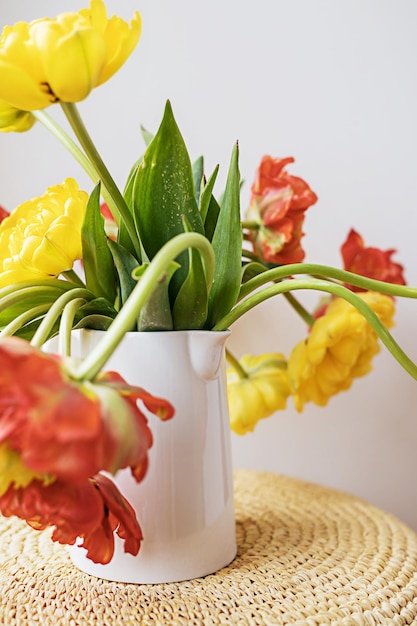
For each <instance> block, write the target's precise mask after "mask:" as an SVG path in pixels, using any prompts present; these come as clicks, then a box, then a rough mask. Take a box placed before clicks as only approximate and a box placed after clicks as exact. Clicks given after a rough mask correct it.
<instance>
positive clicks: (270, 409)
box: [227, 353, 291, 435]
mask: <svg viewBox="0 0 417 626" xmlns="http://www.w3.org/2000/svg"><path fill="white" fill-rule="evenodd" d="M240 365H241V366H242V367H243V369H244V370H245V372H246V373H247V376H246V377H245V378H242V377H240V376H239V374H238V373H237V372H236V371H235V370H234V369H232V368H231V369H229V370H228V371H227V383H228V385H227V388H228V397H229V413H230V425H231V428H232V430H233V431H234V432H236V433H237V434H239V435H243V434H245V433H247V432H250V431H253V429H254V428H255V426H256V424H257V423H258V422H259V420H261V419H264V418H266V417H269V416H270V415H272V414H273V413H275V411H278V410H281V409H284V408H285V407H286V402H287V398H288V396H289V394H290V393H291V386H290V381H289V378H288V373H287V368H286V359H285V357H284V356H283V355H282V354H280V353H265V354H261V355H259V356H253V355H244V356H243V357H242V358H241V359H240Z"/></svg>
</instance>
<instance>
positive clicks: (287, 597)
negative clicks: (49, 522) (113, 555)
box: [0, 470, 417, 626]
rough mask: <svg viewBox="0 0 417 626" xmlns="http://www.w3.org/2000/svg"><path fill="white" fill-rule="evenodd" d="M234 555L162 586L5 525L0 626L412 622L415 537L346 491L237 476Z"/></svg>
mask: <svg viewBox="0 0 417 626" xmlns="http://www.w3.org/2000/svg"><path fill="white" fill-rule="evenodd" d="M235 507H236V524H237V541H238V554H237V557H236V558H235V560H234V561H233V562H232V563H231V564H230V565H229V566H228V567H225V568H223V569H222V570H220V571H219V572H217V573H216V574H213V575H210V576H206V577H204V578H198V579H195V580H191V581H187V582H181V583H170V584H157V585H132V584H123V583H113V582H108V581H105V580H100V579H96V578H93V577H91V576H89V575H87V574H84V573H82V572H80V571H78V570H77V569H76V568H75V567H74V566H73V565H72V562H71V561H70V558H69V556H68V553H67V551H66V548H65V547H64V546H61V545H59V544H56V543H53V542H52V541H51V540H50V538H49V537H50V534H49V532H48V531H44V532H37V531H34V530H32V529H30V528H29V527H28V526H27V525H26V524H25V523H23V522H21V521H20V520H16V519H6V518H0V532H1V535H0V536H1V540H0V624H5V625H7V626H13V625H14V624H16V625H17V626H23V625H24V624H28V625H30V626H31V625H32V624H42V626H48V625H51V626H58V625H61V624H62V625H71V626H83V625H84V624H85V625H88V626H91V625H95V624H96V625H100V626H118V625H119V624H120V625H123V626H126V625H127V626H130V625H133V624H141V625H143V626H148V625H156V626H159V625H161V626H169V625H172V626H174V625H175V626H190V625H191V626H212V625H213V626H214V625H216V624H236V625H239V626H258V625H259V626H279V625H281V624H283V625H284V624H285V625H286V624H295V625H297V626H322V625H326V624H332V625H336V626H337V625H340V626H342V625H343V626H362V625H365V626H368V625H369V626H375V625H377V624H393V625H395V626H402V625H404V624H417V535H416V534H415V533H414V532H413V531H411V530H410V529H409V528H408V527H407V526H405V525H404V524H403V523H401V522H400V521H398V519H396V518H395V517H393V516H391V515H389V514H387V513H384V512H383V511H381V510H379V509H377V508H375V507H373V506H371V505H369V504H367V503H366V502H364V501H363V500H360V499H358V498H355V497H352V496H350V495H347V494H345V493H342V492H339V491H335V490H332V489H328V488H325V487H321V486H320V485H315V484H311V483H307V482H304V481H300V480H295V479H292V478H288V477H285V476H279V475H276V474H270V473H258V472H251V471H246V470H240V471H237V472H236V473H235Z"/></svg>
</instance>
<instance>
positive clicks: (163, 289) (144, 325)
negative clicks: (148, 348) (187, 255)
mask: <svg viewBox="0 0 417 626" xmlns="http://www.w3.org/2000/svg"><path fill="white" fill-rule="evenodd" d="M146 268H147V264H144V265H141V266H140V267H138V268H137V269H136V270H135V271H134V273H133V275H134V276H135V277H136V279H138V280H140V279H141V277H142V275H143V273H144V272H145V271H146ZM178 268H179V265H178V263H175V261H172V263H171V264H170V266H169V267H168V269H167V270H166V272H165V273H164V274H163V276H161V278H160V279H159V282H158V285H157V287H156V288H155V290H154V291H153V293H152V295H151V297H150V298H149V300H148V301H147V303H146V304H145V305H144V307H143V308H142V310H141V312H140V314H139V319H138V324H137V329H138V330H140V331H145V330H148V331H150V330H173V328H174V325H173V322H172V314H171V306H170V302H169V295H168V290H169V283H170V280H171V278H172V276H173V275H174V273H175V272H176V271H177V270H178Z"/></svg>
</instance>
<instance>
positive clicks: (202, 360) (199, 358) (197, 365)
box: [188, 330, 230, 381]
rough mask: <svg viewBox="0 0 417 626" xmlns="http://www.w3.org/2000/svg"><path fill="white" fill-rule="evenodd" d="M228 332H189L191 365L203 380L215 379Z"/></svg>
mask: <svg viewBox="0 0 417 626" xmlns="http://www.w3.org/2000/svg"><path fill="white" fill-rule="evenodd" d="M229 335H230V331H229V330H227V331H221V332H215V331H210V330H207V331H205V330H197V331H194V332H190V334H189V338H188V350H189V355H190V361H191V365H192V367H193V370H194V371H195V372H196V374H197V375H198V376H199V377H200V378H202V379H203V380H206V381H208V380H213V379H214V378H216V376H217V374H218V372H219V369H220V366H221V364H222V359H223V354H224V345H225V343H226V340H227V338H228V337H229Z"/></svg>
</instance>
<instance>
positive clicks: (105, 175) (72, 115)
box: [61, 102, 140, 258]
mask: <svg viewBox="0 0 417 626" xmlns="http://www.w3.org/2000/svg"><path fill="white" fill-rule="evenodd" d="M61 107H62V110H63V111H64V113H65V115H66V117H67V119H68V121H69V123H70V125H71V128H72V129H73V131H74V133H75V135H76V137H77V139H78V141H79V142H80V144H81V146H82V148H83V149H84V151H85V153H86V155H87V157H88V158H89V160H90V162H91V163H92V164H93V165H94V168H95V170H96V171H97V173H98V174H99V176H100V179H101V182H102V186H103V187H104V188H105V189H106V190H107V193H108V194H109V196H110V198H111V208H112V209H113V210H114V211H115V212H114V214H113V217H114V219H115V221H116V223H118V224H119V223H120V221H121V220H122V221H123V223H124V225H125V226H126V230H127V232H128V234H129V237H130V239H131V240H132V244H133V246H134V248H135V250H136V252H137V254H138V255H140V246H139V238H138V235H137V232H136V228H135V223H134V221H133V216H132V214H131V212H130V210H129V207H128V206H127V204H126V201H125V199H124V198H123V195H122V194H121V193H120V190H119V188H118V186H117V185H116V183H115V182H114V180H113V178H112V176H111V174H110V172H109V170H108V169H107V167H106V165H105V164H104V161H103V159H102V158H101V156H100V154H99V153H98V151H97V148H96V147H95V145H94V143H93V141H92V139H91V137H90V135H89V133H88V131H87V129H86V127H85V125H84V122H83V121H82V119H81V116H80V114H79V112H78V109H77V107H76V105H75V104H74V103H72V102H61ZM109 208H110V207H109ZM139 258H140V257H139Z"/></svg>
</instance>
